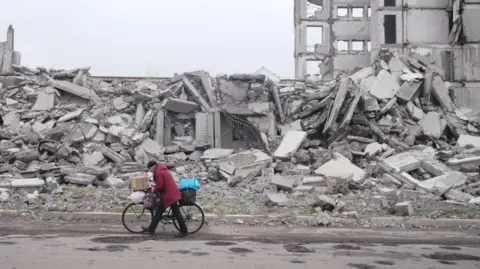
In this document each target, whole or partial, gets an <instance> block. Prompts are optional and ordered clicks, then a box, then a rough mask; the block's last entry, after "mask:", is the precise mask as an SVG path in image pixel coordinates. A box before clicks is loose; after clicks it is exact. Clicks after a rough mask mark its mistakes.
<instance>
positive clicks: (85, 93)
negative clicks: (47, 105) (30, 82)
mask: <svg viewBox="0 0 480 269" xmlns="http://www.w3.org/2000/svg"><path fill="white" fill-rule="evenodd" d="M53 87H55V88H57V89H60V90H62V91H66V92H68V93H71V94H73V95H76V96H79V97H82V98H84V99H88V100H90V101H92V102H93V103H95V104H96V105H101V104H102V99H100V97H98V95H97V94H96V93H95V91H94V90H91V89H87V88H85V87H81V86H78V85H77V84H75V83H72V82H69V81H60V80H54V81H53Z"/></svg>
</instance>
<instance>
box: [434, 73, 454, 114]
mask: <svg viewBox="0 0 480 269" xmlns="http://www.w3.org/2000/svg"><path fill="white" fill-rule="evenodd" d="M432 93H433V95H434V96H435V99H437V101H438V102H439V103H440V105H441V106H442V108H443V109H444V110H446V111H449V112H453V111H455V105H454V104H453V102H452V99H450V96H449V95H448V89H447V87H445V83H444V82H443V80H442V78H441V77H440V76H435V78H434V79H433V83H432Z"/></svg>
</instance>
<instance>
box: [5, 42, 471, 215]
mask: <svg viewBox="0 0 480 269" xmlns="http://www.w3.org/2000/svg"><path fill="white" fill-rule="evenodd" d="M89 69H90V68H78V69H74V70H48V69H46V68H43V67H37V68H28V67H25V66H20V65H15V64H14V65H12V72H10V73H9V74H4V75H2V76H0V89H1V90H0V95H1V97H2V107H1V115H2V121H3V122H2V124H3V128H2V130H1V131H0V139H1V141H0V154H1V157H0V158H1V159H2V165H1V166H0V201H2V202H5V203H13V202H14V201H13V200H15V201H18V200H22V199H25V196H19V195H15V194H16V191H17V190H19V189H22V190H25V189H26V190H29V191H27V193H28V195H26V198H27V200H28V201H30V200H31V201H33V202H35V201H37V203H40V204H41V202H38V199H37V198H38V197H39V196H42V195H54V196H55V195H60V196H61V194H62V193H63V192H64V189H69V188H76V187H73V186H89V187H88V188H93V187H92V186H98V187H100V188H105V190H108V188H114V189H119V190H124V192H122V195H123V194H125V195H126V193H128V180H129V178H130V176H131V175H132V174H133V173H137V172H142V171H145V164H146V163H147V162H148V161H149V160H151V159H156V160H158V161H161V162H163V163H166V164H167V166H169V167H170V168H171V169H172V171H173V173H174V176H175V177H176V178H177V179H179V178H181V177H192V176H196V177H198V178H200V179H201V180H203V181H204V186H205V187H204V188H203V191H202V192H205V193H206V194H200V199H202V195H203V199H205V200H208V201H215V200H218V199H217V198H218V197H220V198H222V197H223V198H225V197H229V198H232V197H234V198H235V199H238V200H241V199H246V197H248V199H249V202H248V203H244V204H243V205H244V206H248V207H254V208H255V210H256V211H258V212H257V213H261V211H262V210H264V207H272V206H275V207H276V208H279V212H281V211H282V210H283V211H285V209H282V208H283V207H287V208H293V209H299V210H302V209H304V208H316V211H317V214H319V215H321V216H322V218H324V217H325V213H324V211H333V212H336V213H338V214H341V213H342V212H343V214H345V215H347V216H351V215H353V216H357V215H356V213H352V212H353V211H354V210H356V208H355V205H356V204H359V203H358V201H353V200H352V201H351V202H345V200H348V199H350V198H352V197H353V198H352V199H357V198H358V199H361V200H362V202H363V204H365V203H366V206H367V207H372V206H373V207H378V208H380V209H382V210H384V209H387V208H389V211H390V212H391V213H396V214H402V215H411V214H413V212H412V210H413V208H412V205H411V202H410V199H409V197H410V198H411V197H413V196H415V197H419V196H421V197H427V198H428V199H433V198H432V197H438V198H436V199H439V200H441V199H448V200H454V201H456V203H460V204H462V205H465V206H467V205H468V203H471V204H475V203H478V202H479V201H480V200H479V199H478V198H476V196H477V195H479V194H480V189H479V187H480V183H478V181H479V174H478V172H479V171H478V167H479V164H480V162H479V161H480V157H478V156H480V154H477V153H480V150H478V149H479V148H480V138H478V137H475V136H473V135H476V134H477V133H478V132H479V131H478V129H477V128H479V125H480V121H479V120H478V117H477V116H476V115H474V114H473V111H469V110H467V109H457V108H456V107H455V105H454V104H453V102H452V101H451V99H450V97H449V94H448V90H447V87H446V85H445V83H444V81H443V80H442V77H443V71H442V70H441V69H440V68H439V67H437V66H436V65H435V63H434V62H432V61H431V60H430V59H429V58H427V57H422V56H419V55H401V56H399V55H394V54H392V53H390V52H388V51H382V53H380V56H379V58H378V60H377V61H376V62H375V64H373V65H372V66H369V67H366V68H362V69H360V68H359V69H357V70H355V72H353V73H352V74H341V75H339V76H338V78H337V79H336V80H333V81H321V80H314V79H307V80H306V81H304V82H299V81H289V80H280V79H279V78H277V77H276V76H275V75H274V74H272V73H270V72H267V71H266V70H260V71H259V72H257V73H256V74H252V75H248V74H235V75H230V76H227V75H218V76H217V77H215V78H211V77H210V76H209V75H208V73H206V72H204V71H198V72H192V73H184V74H181V75H175V76H174V77H171V78H166V79H162V80H152V81H145V80H137V81H131V80H118V81H117V80H115V79H113V80H109V81H107V80H100V79H97V78H94V77H91V76H90V75H89ZM233 148H235V150H234V149H233ZM273 149H275V150H273ZM272 152H273V153H272ZM222 184H223V185H222ZM218 188H224V189H229V188H230V190H218ZM202 192H201V193H202ZM358 193H360V194H362V195H360V196H358V195H356V194H358ZM413 193H415V194H416V195H412V194H413ZM349 197H350V198H349ZM355 197H356V198H355ZM44 200H45V199H44ZM124 202H125V203H126V202H127V201H124ZM29 203H30V202H29ZM43 203H45V201H44V202H43ZM121 203H122V201H120V200H119V201H118V204H119V206H120V204H121ZM239 204H242V203H239ZM219 206H220V205H219ZM47 207H48V206H47ZM206 207H208V205H207V206H206ZM348 208H350V209H349V210H350V211H351V212H346V213H345V212H344V211H346V209H348ZM83 209H84V208H83ZM100 209H102V208H100ZM92 210H99V208H98V207H96V208H92ZM255 210H254V211H255ZM212 211H214V212H215V208H212ZM250 212H251V211H249V213H250ZM312 212H315V211H312ZM322 221H323V220H322Z"/></svg>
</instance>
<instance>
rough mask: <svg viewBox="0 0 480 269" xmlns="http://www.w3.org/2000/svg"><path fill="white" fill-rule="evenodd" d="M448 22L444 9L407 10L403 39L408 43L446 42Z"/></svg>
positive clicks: (447, 40)
mask: <svg viewBox="0 0 480 269" xmlns="http://www.w3.org/2000/svg"><path fill="white" fill-rule="evenodd" d="M449 23H450V22H449V16H448V13H447V11H446V10H422V9H411V10H408V11H407V12H406V24H405V25H404V27H406V32H407V35H406V36H407V39H406V40H405V41H408V42H410V43H428V44H448V42H449V39H448V36H449V34H450V32H449ZM398 26H399V25H398V24H397V27H398Z"/></svg>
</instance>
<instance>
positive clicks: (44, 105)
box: [32, 87, 55, 111]
mask: <svg viewBox="0 0 480 269" xmlns="http://www.w3.org/2000/svg"><path fill="white" fill-rule="evenodd" d="M54 106H55V91H54V89H53V88H50V87H48V88H45V90H44V91H41V92H39V93H38V96H37V101H36V102H35V104H34V105H33V107H32V111H47V110H50V109H52V108H53V107H54Z"/></svg>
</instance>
